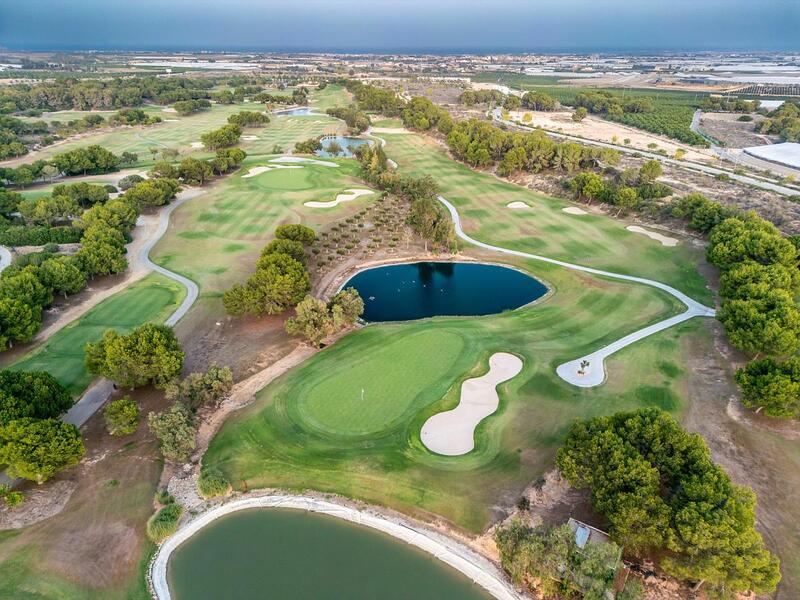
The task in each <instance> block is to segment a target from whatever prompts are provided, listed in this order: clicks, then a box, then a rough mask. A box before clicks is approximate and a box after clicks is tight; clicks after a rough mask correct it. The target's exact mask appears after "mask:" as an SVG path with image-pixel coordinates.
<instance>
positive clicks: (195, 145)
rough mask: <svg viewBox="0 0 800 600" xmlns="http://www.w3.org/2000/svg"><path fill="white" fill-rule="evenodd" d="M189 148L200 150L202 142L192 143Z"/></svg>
mask: <svg viewBox="0 0 800 600" xmlns="http://www.w3.org/2000/svg"><path fill="white" fill-rule="evenodd" d="M191 146H192V148H202V147H203V142H192V143H191Z"/></svg>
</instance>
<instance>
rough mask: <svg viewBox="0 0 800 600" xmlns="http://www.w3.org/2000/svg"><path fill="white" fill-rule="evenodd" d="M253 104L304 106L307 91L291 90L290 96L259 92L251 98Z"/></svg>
mask: <svg viewBox="0 0 800 600" xmlns="http://www.w3.org/2000/svg"><path fill="white" fill-rule="evenodd" d="M253 102H261V103H262V104H299V105H300V106H306V105H307V104H308V90H307V89H306V88H304V87H301V88H298V89H296V90H292V93H291V95H288V94H270V93H268V92H261V93H258V94H256V95H255V96H253Z"/></svg>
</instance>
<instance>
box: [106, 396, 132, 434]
mask: <svg viewBox="0 0 800 600" xmlns="http://www.w3.org/2000/svg"><path fill="white" fill-rule="evenodd" d="M103 417H104V418H105V420H106V428H107V429H108V433H110V434H111V435H129V434H131V433H133V432H135V431H136V429H137V428H138V427H139V406H138V405H137V404H136V402H135V401H134V400H132V399H131V397H130V396H125V397H123V398H118V399H117V400H114V401H112V402H109V403H108V406H106V408H105V410H104V411H103Z"/></svg>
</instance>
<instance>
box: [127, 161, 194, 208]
mask: <svg viewBox="0 0 800 600" xmlns="http://www.w3.org/2000/svg"><path fill="white" fill-rule="evenodd" d="M186 161H194V162H203V161H195V159H193V158H187V159H185V160H184V161H182V162H181V167H183V164H184V162H186ZM181 175H182V176H183V175H184V173H183V172H182V173H181ZM209 176H210V175H209ZM187 183H192V182H191V181H187ZM180 189H181V186H180V183H178V180H177V179H172V178H169V177H159V178H158V179H148V180H147V181H142V182H140V183H137V184H136V185H134V186H133V187H132V188H130V189H129V190H128V191H126V192H125V195H124V196H123V199H124V200H125V202H127V203H128V205H130V206H133V207H137V208H141V207H143V206H164V205H165V204H167V203H168V202H169V201H170V200H172V199H173V198H174V197H175V194H177V193H178V191H180Z"/></svg>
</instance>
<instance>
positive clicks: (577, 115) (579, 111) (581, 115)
mask: <svg viewBox="0 0 800 600" xmlns="http://www.w3.org/2000/svg"><path fill="white" fill-rule="evenodd" d="M587 114H588V112H587V111H586V108H584V107H583V106H579V107H578V108H576V109H575V112H574V113H572V120H573V121H575V122H576V123H580V122H581V121H583V120H584V119H585V118H586V115H587Z"/></svg>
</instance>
